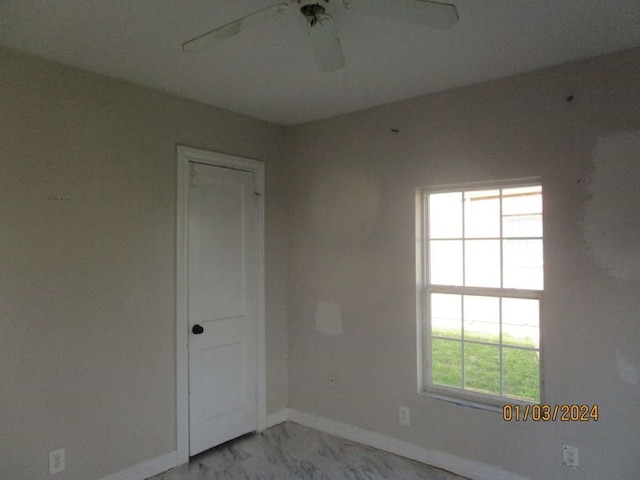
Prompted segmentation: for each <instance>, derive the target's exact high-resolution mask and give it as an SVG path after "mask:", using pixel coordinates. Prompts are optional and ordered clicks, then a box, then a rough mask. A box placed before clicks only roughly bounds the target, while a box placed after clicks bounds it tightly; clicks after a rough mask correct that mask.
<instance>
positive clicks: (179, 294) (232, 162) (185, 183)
mask: <svg viewBox="0 0 640 480" xmlns="http://www.w3.org/2000/svg"><path fill="white" fill-rule="evenodd" d="M190 162H195V163H202V164H207V165H213V166H217V167H225V168H233V169H236V170H243V171H247V172H252V173H253V174H254V175H255V177H254V178H255V185H254V188H255V192H256V193H257V194H258V198H259V202H258V252H257V258H258V346H257V348H258V351H257V359H258V365H257V367H258V370H257V374H258V377H257V398H256V403H257V405H256V407H257V413H258V415H257V425H256V430H257V431H261V430H264V429H265V428H266V418H267V404H266V326H265V294H264V289H265V280H264V265H265V261H264V255H265V253H264V245H265V242H264V239H265V235H264V164H263V163H262V162H260V161H258V160H251V159H248V158H242V157H236V156H233V155H227V154H223V153H217V152H211V151H208V150H200V149H196V148H192V147H186V146H182V145H178V147H177V179H178V184H177V224H176V227H177V246H176V389H177V391H176V409H177V415H176V421H177V425H176V434H177V439H176V440H177V441H176V446H177V463H178V464H182V463H186V462H188V461H189V350H188V349H189V335H188V330H189V318H188V313H189V311H188V298H189V297H188V258H187V253H188V238H187V235H188V212H189V210H188V208H189V202H188V198H189V163H190Z"/></svg>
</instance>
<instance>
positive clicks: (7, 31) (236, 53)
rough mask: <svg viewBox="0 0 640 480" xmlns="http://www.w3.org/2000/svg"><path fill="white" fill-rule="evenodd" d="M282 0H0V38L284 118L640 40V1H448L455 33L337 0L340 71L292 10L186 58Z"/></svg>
mask: <svg viewBox="0 0 640 480" xmlns="http://www.w3.org/2000/svg"><path fill="white" fill-rule="evenodd" d="M277 1H281V0H55V1H50V0H1V1H0V44H2V45H5V46H7V47H9V48H13V49H17V50H21V51H24V52H27V53H30V54H34V55H37V56H41V57H44V58H47V59H51V60H54V61H57V62H61V63H65V64H68V65H72V66H75V67H79V68H82V69H86V70H90V71H94V72H98V73H103V74H105V75H109V76H111V77H116V78H121V79H126V80H130V81H132V82H135V83H138V84H141V85H145V86H149V87H152V88H156V89H159V90H162V91H165V92H169V93H173V94H176V95H179V96H182V97H186V98H191V99H194V100H198V101H200V102H204V103H208V104H211V105H215V106H218V107H223V108H226V109H229V110H232V111H235V112H239V113H243V114H246V115H250V116H252V117H256V118H260V119H264V120H268V121H271V122H275V123H279V124H297V123H303V122H308V121H311V120H317V119H321V118H327V117H331V116H334V115H338V114H341V113H346V112H350V111H355V110H360V109H363V108H367V107H371V106H374V105H380V104H383V103H388V102H392V101H396V100H400V99H406V98H411V97H415V96H418V95H422V94H425V93H431V92H436V91H441V90H446V89H449V88H452V87H457V86H462V85H468V84H471V83H476V82H480V81H485V80H489V79H494V78H499V77H504V76H507V75H512V74H516V73H521V72H525V71H530V70H535V69H538V68H541V67H545V66H549V65H554V64H559V63H563V62H567V61H571V60H577V59H581V58H586V57H590V56H594V55H598V54H602V53H607V52H612V51H617V50H623V49H626V48H631V47H635V46H640V1H638V0H452V1H451V3H454V4H455V5H456V6H457V7H458V13H459V15H460V21H459V22H458V24H456V25H455V26H454V27H453V28H452V29H451V30H435V29H428V28H423V27H418V26H415V25H410V24H404V23H397V22H394V21H391V20H389V21H387V20H380V19H373V18H370V17H360V16H358V15H357V14H355V13H354V12H353V11H347V10H344V9H343V8H342V6H341V5H340V2H339V1H337V0H332V1H331V2H330V4H329V10H328V12H329V13H331V14H332V15H333V16H334V18H335V22H336V24H337V28H338V30H339V32H340V35H341V41H342V46H343V49H344V53H345V57H346V61H347V66H346V67H345V68H344V69H342V70H339V71H337V72H333V73H320V72H318V71H317V70H316V66H315V61H314V58H313V56H312V55H311V53H310V48H309V45H308V44H307V41H306V38H305V36H306V24H305V20H304V18H303V17H302V16H301V15H300V13H299V12H298V11H297V9H295V8H291V9H289V10H288V11H287V12H285V13H284V14H283V15H281V16H280V17H277V18H273V19H271V20H269V21H267V22H266V23H264V24H262V25H260V26H258V27H256V28H255V29H253V30H251V31H246V32H243V33H241V34H240V35H238V36H236V37H233V38H231V39H228V40H226V41H225V42H224V43H222V44H219V45H217V46H215V47H213V48H211V49H209V50H206V51H204V52H200V53H195V54H193V53H192V54H184V53H182V50H181V44H182V42H184V41H186V40H188V39H190V38H192V37H194V36H196V35H199V34H201V33H203V32H205V31H208V30H211V29H212V28H214V27H216V26H219V25H222V24H225V23H227V22H229V21H231V20H235V19H236V18H237V17H240V16H242V15H246V14H247V13H250V12H252V11H254V10H257V9H259V8H262V7H265V6H267V5H270V4H272V3H277ZM357 1H358V0H352V3H353V2H357Z"/></svg>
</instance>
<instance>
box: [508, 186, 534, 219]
mask: <svg viewBox="0 0 640 480" xmlns="http://www.w3.org/2000/svg"><path fill="white" fill-rule="evenodd" d="M530 213H542V187H540V186H537V187H519V188H505V189H503V190H502V214H503V215H522V214H530Z"/></svg>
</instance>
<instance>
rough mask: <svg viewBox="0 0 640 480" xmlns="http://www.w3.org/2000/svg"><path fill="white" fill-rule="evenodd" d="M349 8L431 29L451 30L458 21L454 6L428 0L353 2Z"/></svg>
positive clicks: (365, 13)
mask: <svg viewBox="0 0 640 480" xmlns="http://www.w3.org/2000/svg"><path fill="white" fill-rule="evenodd" d="M349 8H351V9H352V10H353V11H355V12H359V13H362V14H364V15H371V16H375V17H383V18H391V19H394V20H398V21H400V22H408V23H415V24H416V25H422V26H425V27H433V28H451V27H452V26H453V25H455V24H456V23H457V22H458V20H459V17H458V10H457V9H456V6H455V5H451V4H449V3H440V2H430V1H428V0H353V1H350V2H349Z"/></svg>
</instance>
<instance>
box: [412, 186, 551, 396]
mask: <svg viewBox="0 0 640 480" xmlns="http://www.w3.org/2000/svg"><path fill="white" fill-rule="evenodd" d="M420 199H421V201H420V207H419V208H420V210H421V215H420V220H419V238H420V242H419V243H420V246H419V252H420V255H419V260H420V261H419V262H418V263H419V264H418V269H419V272H418V278H419V282H420V285H422V292H421V298H420V307H419V312H420V317H421V319H420V322H421V324H420V327H421V329H420V330H421V332H422V337H423V338H422V345H423V349H422V351H421V356H422V360H421V366H420V367H421V379H420V381H421V383H422V385H421V387H422V391H425V392H431V393H435V394H440V395H446V396H453V397H460V398H463V399H468V400H471V401H478V402H481V403H485V404H493V405H501V404H503V403H505V402H507V401H509V400H514V399H515V400H524V401H529V402H539V401H540V396H541V378H540V372H541V368H540V301H541V297H542V290H543V279H544V276H543V252H542V187H541V186H540V185H539V184H502V185H499V186H496V187H492V188H487V187H486V186H483V187H481V188H455V189H447V190H425V191H421V192H420Z"/></svg>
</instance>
